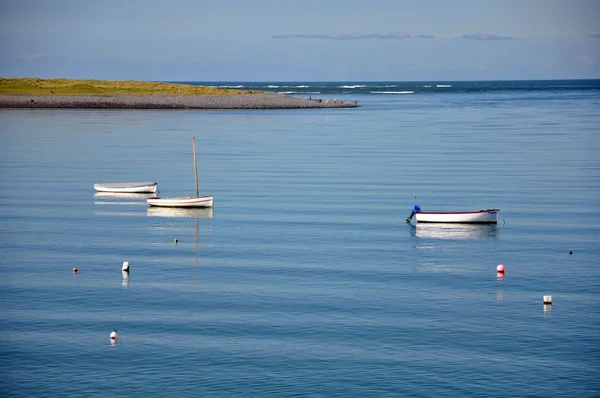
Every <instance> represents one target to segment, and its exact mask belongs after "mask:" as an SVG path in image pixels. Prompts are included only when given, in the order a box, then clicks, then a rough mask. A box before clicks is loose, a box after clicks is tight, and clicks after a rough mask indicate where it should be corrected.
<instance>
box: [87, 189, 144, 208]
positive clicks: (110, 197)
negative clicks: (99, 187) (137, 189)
mask: <svg viewBox="0 0 600 398" xmlns="http://www.w3.org/2000/svg"><path fill="white" fill-rule="evenodd" d="M153 196H154V194H152V193H116V192H96V193H95V194H94V199H95V200H94V205H96V206H102V205H136V206H139V205H141V204H144V205H146V199H147V198H151V197H153Z"/></svg>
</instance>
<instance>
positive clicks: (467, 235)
mask: <svg viewBox="0 0 600 398" xmlns="http://www.w3.org/2000/svg"><path fill="white" fill-rule="evenodd" d="M411 230H412V233H411V234H412V235H413V236H416V237H417V238H429V239H488V238H491V239H495V238H496V237H497V236H498V226H497V225H496V224H444V223H439V224H438V223H424V224H421V223H417V225H416V226H415V227H414V228H412V229H411Z"/></svg>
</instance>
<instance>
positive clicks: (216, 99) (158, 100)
mask: <svg viewBox="0 0 600 398" xmlns="http://www.w3.org/2000/svg"><path fill="white" fill-rule="evenodd" d="M357 106H359V105H358V104H357V103H356V102H355V101H341V100H335V99H321V100H319V99H305V98H296V97H291V96H289V95H285V94H279V93H259V94H240V95H197V96H192V95H169V94H154V95H129V94H122V95H28V94H0V108H88V109H90V108H95V109H305V108H354V107H357Z"/></svg>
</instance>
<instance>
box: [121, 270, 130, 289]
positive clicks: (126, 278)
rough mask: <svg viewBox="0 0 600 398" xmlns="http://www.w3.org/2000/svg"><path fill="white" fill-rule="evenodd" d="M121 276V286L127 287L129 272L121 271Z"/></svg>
mask: <svg viewBox="0 0 600 398" xmlns="http://www.w3.org/2000/svg"><path fill="white" fill-rule="evenodd" d="M122 276H123V281H122V282H121V285H122V286H123V288H127V287H128V286H129V272H127V271H122Z"/></svg>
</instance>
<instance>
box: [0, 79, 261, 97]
mask: <svg viewBox="0 0 600 398" xmlns="http://www.w3.org/2000/svg"><path fill="white" fill-rule="evenodd" d="M256 93H259V91H251V90H231V89H222V88H217V87H205V86H193V85H190V84H182V83H177V84H175V83H154V82H142V81H135V80H122V81H121V80H73V79H37V78H15V79H9V78H0V94H38V95H40V94H49V95H50V94H67V95H117V94H138V95H152V94H170V95H230V94H233V95H236V94H256Z"/></svg>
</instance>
